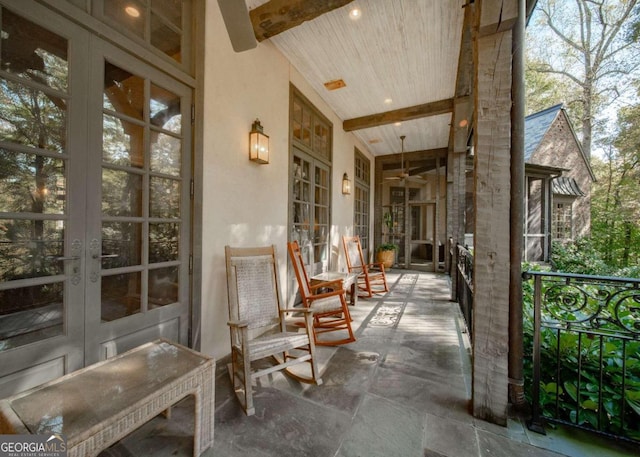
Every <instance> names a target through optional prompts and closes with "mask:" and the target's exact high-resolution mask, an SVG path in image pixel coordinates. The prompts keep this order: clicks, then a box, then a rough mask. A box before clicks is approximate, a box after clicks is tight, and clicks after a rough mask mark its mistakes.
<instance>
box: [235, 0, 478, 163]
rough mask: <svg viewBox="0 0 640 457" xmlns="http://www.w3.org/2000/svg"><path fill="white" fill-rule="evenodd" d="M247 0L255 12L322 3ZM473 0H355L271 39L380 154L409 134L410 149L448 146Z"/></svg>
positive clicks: (397, 146) (397, 145)
mask: <svg viewBox="0 0 640 457" xmlns="http://www.w3.org/2000/svg"><path fill="white" fill-rule="evenodd" d="M245 1H246V4H247V7H248V8H249V10H250V11H251V10H254V9H256V8H257V7H259V6H261V5H264V4H265V3H271V4H272V5H274V6H275V4H278V5H277V6H278V7H279V10H278V11H279V12H283V11H286V10H285V9H284V8H294V4H295V5H296V6H297V7H299V8H302V9H305V8H307V9H308V8H310V6H309V5H310V4H313V3H314V2H310V1H307V2H301V1H283V0H271V2H267V1H265V0H245ZM315 3H317V2H315ZM330 3H331V2H327V4H330ZM340 3H342V4H344V3H345V2H344V1H342V2H340ZM465 3H466V2H465V0H447V1H443V0H419V1H416V0H393V1H389V0H355V1H352V2H348V3H347V4H346V5H344V6H341V7H338V8H336V9H333V10H331V11H329V12H326V13H324V14H321V15H320V16H318V17H316V18H315V19H311V20H307V21H306V22H303V23H302V24H300V25H298V26H292V28H289V29H288V30H286V31H284V32H282V33H279V34H277V35H275V36H272V37H271V38H269V39H270V40H271V41H272V42H273V43H274V44H275V46H276V47H278V49H279V50H280V51H281V52H282V53H283V54H284V55H285V56H286V57H287V58H288V59H289V61H290V62H291V64H292V65H293V66H294V67H295V68H296V69H297V70H298V71H299V72H300V73H301V74H302V75H303V76H304V77H305V78H306V80H307V81H309V83H310V84H311V86H313V88H314V89H315V90H316V91H317V92H318V94H320V96H321V97H322V98H323V99H324V100H325V102H326V103H327V104H328V105H329V106H330V107H331V108H332V109H333V110H334V111H335V113H336V114H337V115H338V116H339V117H340V118H341V119H342V120H343V121H345V123H344V128H345V130H352V131H353V132H354V134H355V135H357V136H358V137H359V138H360V139H361V140H362V141H363V142H364V143H365V144H366V145H367V147H368V148H369V151H370V152H371V153H372V154H374V155H384V154H390V153H397V152H400V139H399V137H400V135H406V140H405V152H407V151H421V150H428V149H434V148H443V147H447V146H448V143H449V136H450V124H451V111H452V108H453V100H452V99H453V97H454V95H455V91H456V76H457V72H458V58H459V54H460V46H461V41H462V25H463V17H464V8H463V5H464V4H465ZM305 4H306V5H307V6H301V5H305ZM283 5H284V6H283ZM267 6H269V5H267ZM354 7H358V8H359V9H360V10H361V17H360V18H359V19H357V20H353V19H351V18H350V15H349V13H350V11H351V10H352V9H353V8H354ZM252 19H255V18H253V17H252ZM255 24H256V22H255V20H254V30H256V25H255ZM257 35H258V34H257V33H256V36H257ZM258 39H259V40H262V39H264V38H260V37H259V38H258ZM335 80H343V81H344V82H345V84H346V86H345V87H342V88H339V89H336V90H333V91H331V90H328V89H327V88H326V87H325V85H324V84H325V83H327V82H330V81H335ZM387 99H390V100H391V102H389V101H387V102H385V100H387ZM396 122H401V125H396ZM342 127H343V126H334V128H342Z"/></svg>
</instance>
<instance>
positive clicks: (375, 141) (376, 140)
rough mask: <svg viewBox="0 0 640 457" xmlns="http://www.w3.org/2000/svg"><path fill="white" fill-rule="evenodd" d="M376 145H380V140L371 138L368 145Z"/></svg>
mask: <svg viewBox="0 0 640 457" xmlns="http://www.w3.org/2000/svg"><path fill="white" fill-rule="evenodd" d="M376 143H382V140H381V139H380V138H373V139H371V140H369V144H376Z"/></svg>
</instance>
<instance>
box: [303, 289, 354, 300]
mask: <svg viewBox="0 0 640 457" xmlns="http://www.w3.org/2000/svg"><path fill="white" fill-rule="evenodd" d="M344 294H345V291H344V289H336V290H332V291H331V292H325V293H323V294H315V295H310V296H308V297H307V300H309V301H314V300H320V299H321V298H327V297H334V296H336V295H344Z"/></svg>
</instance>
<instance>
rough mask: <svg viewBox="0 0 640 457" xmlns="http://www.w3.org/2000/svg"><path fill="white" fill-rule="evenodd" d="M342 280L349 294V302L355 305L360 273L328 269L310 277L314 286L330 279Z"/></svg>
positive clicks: (343, 286)
mask: <svg viewBox="0 0 640 457" xmlns="http://www.w3.org/2000/svg"><path fill="white" fill-rule="evenodd" d="M338 280H340V281H342V288H343V289H344V290H345V291H346V292H347V293H348V294H349V297H350V301H349V304H350V305H352V306H355V305H356V303H357V300H358V290H357V287H358V273H344V272H342V271H326V272H324V273H320V274H317V275H315V276H312V277H311V278H309V282H310V283H311V285H312V286H315V285H317V284H319V283H323V282H330V281H338Z"/></svg>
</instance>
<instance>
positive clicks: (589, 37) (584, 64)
mask: <svg viewBox="0 0 640 457" xmlns="http://www.w3.org/2000/svg"><path fill="white" fill-rule="evenodd" d="M636 13H637V0H571V1H568V0H539V1H538V6H537V9H536V13H535V14H534V18H535V20H534V21H532V23H531V24H530V26H529V29H528V42H529V43H530V46H529V49H528V54H529V58H528V64H527V70H528V71H529V72H535V73H541V74H547V75H554V76H556V77H558V78H559V79H560V80H562V81H563V82H564V84H566V88H567V89H568V90H562V91H561V92H560V94H559V97H561V98H560V99H558V100H556V103H559V102H566V103H567V104H568V105H569V104H573V103H578V104H580V105H581V106H582V109H580V110H572V111H573V113H572V114H573V115H574V116H575V115H576V114H578V113H579V118H578V119H575V118H574V119H572V120H577V122H574V124H575V125H576V127H578V128H579V131H580V133H581V135H582V145H583V149H584V151H585V153H586V154H587V156H590V155H591V149H592V136H593V133H594V131H595V130H596V129H597V128H598V127H599V126H600V127H602V126H604V124H605V123H606V118H602V117H599V113H601V112H602V108H604V107H606V106H608V105H610V104H611V103H612V102H613V101H614V100H616V99H617V98H618V97H620V96H621V95H622V94H623V93H625V92H626V90H627V89H628V81H627V79H626V78H627V77H628V76H629V75H631V74H632V73H633V72H634V71H636V70H637V69H638V67H639V65H640V60H639V59H637V58H636V56H637V52H638V48H639V44H638V42H637V40H636V39H634V37H635V36H636V35H635V33H634V25H635V24H636V23H635V22H634V18H635V17H636V16H635V14H636ZM563 89H564V88H563ZM574 99H575V102H574Z"/></svg>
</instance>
